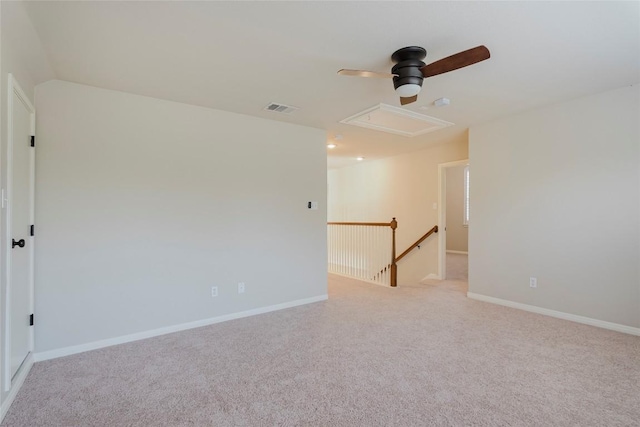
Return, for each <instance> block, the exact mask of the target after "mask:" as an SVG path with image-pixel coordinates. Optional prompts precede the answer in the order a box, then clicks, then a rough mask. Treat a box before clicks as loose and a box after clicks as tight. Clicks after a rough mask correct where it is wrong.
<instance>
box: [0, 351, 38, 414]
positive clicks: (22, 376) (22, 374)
mask: <svg viewBox="0 0 640 427" xmlns="http://www.w3.org/2000/svg"><path fill="white" fill-rule="evenodd" d="M34 359H35V358H34V355H33V353H29V355H28V356H27V358H26V359H25V360H24V362H23V364H22V366H21V367H20V371H19V372H18V375H17V376H16V377H15V379H14V380H13V382H12V384H11V389H9V394H7V398H6V399H5V400H4V402H2V407H1V408H0V423H1V422H2V420H4V416H5V415H7V412H9V408H10V407H11V404H12V403H13V400H14V399H15V398H16V396H17V395H18V392H19V391H20V388H22V385H23V384H24V380H26V379H27V375H29V371H30V370H31V367H32V366H33V363H34Z"/></svg>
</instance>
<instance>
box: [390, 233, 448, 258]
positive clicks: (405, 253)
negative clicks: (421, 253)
mask: <svg viewBox="0 0 640 427" xmlns="http://www.w3.org/2000/svg"><path fill="white" fill-rule="evenodd" d="M437 232H438V226H437V225H436V226H434V227H433V228H432V229H431V230H429V231H427V233H426V234H425V235H424V236H422V237H421V238H419V239H418V240H416V242H415V243H414V244H413V245H411V246H409V249H407V250H406V251H404V252H402V253H401V254H400V256H398V258H396V259H395V260H394V261H395V262H398V261H400V260H401V259H402V258H404V257H405V255H407V254H408V253H409V252H411V251H412V250H413V249H415V248H417V247H418V245H420V243H422V242H423V241H424V239H426V238H427V237H429V236H431V235H432V234H433V233H437Z"/></svg>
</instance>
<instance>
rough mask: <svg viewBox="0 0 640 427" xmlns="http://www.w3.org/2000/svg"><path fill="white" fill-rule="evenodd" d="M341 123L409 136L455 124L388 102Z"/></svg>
mask: <svg viewBox="0 0 640 427" xmlns="http://www.w3.org/2000/svg"><path fill="white" fill-rule="evenodd" d="M340 123H345V124H348V125H354V126H360V127H363V128H368V129H373V130H379V131H382V132H388V133H393V134H396V135H402V136H407V137H412V136H417V135H422V134H425V133H429V132H434V131H436V130H440V129H444V128H446V127H449V126H452V125H453V123H451V122H447V121H445V120H440V119H436V118H435V117H431V116H425V115H424V114H420V113H416V112H414V111H410V110H406V109H404V108H399V107H394V106H393V105H388V104H379V105H376V106H375V107H372V108H369V109H367V110H364V111H362V112H361V113H358V114H355V115H353V116H351V117H348V118H346V119H344V120H341V121H340Z"/></svg>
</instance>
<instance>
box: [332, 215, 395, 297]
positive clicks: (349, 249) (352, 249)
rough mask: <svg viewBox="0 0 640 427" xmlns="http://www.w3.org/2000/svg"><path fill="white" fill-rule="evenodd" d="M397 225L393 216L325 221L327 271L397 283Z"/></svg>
mask: <svg viewBox="0 0 640 427" xmlns="http://www.w3.org/2000/svg"><path fill="white" fill-rule="evenodd" d="M397 227H398V222H397V221H396V219H395V218H393V219H392V220H391V221H390V222H328V223H327V237H328V245H327V247H328V263H329V272H330V273H335V274H340V275H342V276H348V277H353V278H356V279H359V280H364V281H366V282H372V283H376V284H380V285H386V286H397V280H398V277H397V276H398V274H397V266H396V263H395V258H396V228H397ZM384 266H388V268H384Z"/></svg>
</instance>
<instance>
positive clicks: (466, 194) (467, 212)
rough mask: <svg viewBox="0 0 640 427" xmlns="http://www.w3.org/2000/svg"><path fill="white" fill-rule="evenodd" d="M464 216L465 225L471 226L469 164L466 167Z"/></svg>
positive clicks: (463, 222)
mask: <svg viewBox="0 0 640 427" xmlns="http://www.w3.org/2000/svg"><path fill="white" fill-rule="evenodd" d="M463 215H464V218H462V224H463V225H464V226H465V227H468V226H469V165H467V167H465V168H464V210H463Z"/></svg>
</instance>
